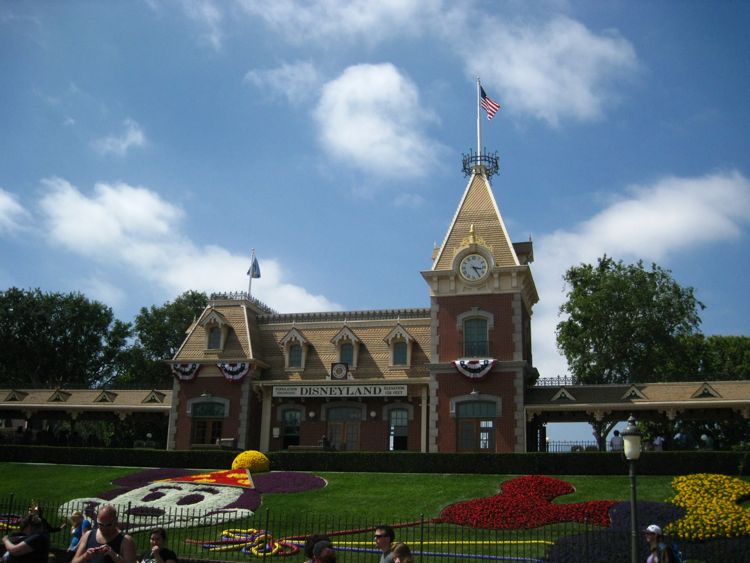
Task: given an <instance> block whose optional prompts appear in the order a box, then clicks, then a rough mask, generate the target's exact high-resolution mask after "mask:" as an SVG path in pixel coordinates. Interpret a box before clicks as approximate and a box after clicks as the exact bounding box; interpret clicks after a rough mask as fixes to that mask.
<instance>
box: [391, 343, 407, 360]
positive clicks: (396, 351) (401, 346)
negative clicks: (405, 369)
mask: <svg viewBox="0 0 750 563" xmlns="http://www.w3.org/2000/svg"><path fill="white" fill-rule="evenodd" d="M406 349H407V346H406V341H405V340H399V341H397V342H394V343H393V365H394V366H405V365H407V362H406V351H407V350H406Z"/></svg>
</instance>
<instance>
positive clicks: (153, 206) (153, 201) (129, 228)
mask: <svg viewBox="0 0 750 563" xmlns="http://www.w3.org/2000/svg"><path fill="white" fill-rule="evenodd" d="M43 186H44V188H45V192H46V193H45V194H44V196H43V197H42V199H41V202H40V208H41V212H42V216H43V220H44V222H45V227H46V230H47V232H48V233H49V240H50V241H51V242H53V243H54V244H57V245H60V246H63V247H64V248H66V249H68V250H69V251H71V252H74V253H76V254H79V255H82V256H86V257H88V258H90V259H92V260H93V261H94V262H95V263H96V264H98V265H99V266H100V267H105V266H106V267H113V266H117V267H120V268H123V269H126V270H128V271H129V272H130V273H131V274H132V275H136V276H139V277H140V278H142V279H143V281H144V282H147V283H152V284H156V285H157V286H159V287H161V288H163V289H164V290H165V292H166V293H167V294H168V295H171V296H174V295H177V294H179V293H182V292H183V291H186V290H188V289H195V290H198V291H205V292H208V293H210V292H214V291H241V290H244V289H245V288H247V276H246V275H245V273H246V272H247V269H248V266H249V261H250V259H249V256H240V255H236V254H232V253H231V252H229V251H228V250H226V249H224V248H221V247H219V246H212V245H207V246H197V245H195V244H194V243H193V242H192V241H191V240H190V239H189V238H187V237H186V236H185V235H184V234H183V233H182V232H181V228H180V227H181V222H184V221H185V220H186V219H185V216H184V213H183V212H182V210H180V209H179V208H177V207H175V206H174V205H172V204H170V203H169V202H167V201H164V200H163V199H161V198H160V197H159V195H158V194H156V193H155V192H153V191H151V190H149V189H147V188H143V187H138V186H130V185H127V184H124V183H118V184H104V183H100V184H97V185H96V186H95V188H94V191H93V194H92V195H91V196H87V195H86V194H83V193H82V192H81V191H80V190H79V189H78V188H76V187H75V186H73V185H72V184H70V183H69V182H67V181H66V180H63V179H60V178H51V179H47V180H45V181H44V182H43ZM261 266H262V272H263V277H262V278H260V279H257V280H254V281H253V295H255V296H257V297H258V298H259V299H261V300H263V301H264V302H266V303H267V304H268V305H270V306H272V307H274V308H276V309H277V310H279V311H301V312H305V311H321V310H336V309H340V306H339V305H337V304H336V303H333V302H331V301H329V300H328V299H326V298H325V297H324V296H322V295H312V294H310V293H308V292H307V291H306V290H305V289H304V288H301V287H299V286H296V285H293V284H290V283H287V282H286V281H285V279H284V277H285V276H284V273H283V271H282V269H281V267H280V266H279V264H278V263H277V261H276V260H274V259H272V258H264V259H261ZM100 278H101V276H98V277H97V278H96V279H94V280H88V281H86V282H85V285H87V286H88V287H90V288H91V289H92V291H94V292H95V293H96V294H98V295H101V296H109V297H108V298H112V299H115V300H117V299H120V298H121V296H120V294H119V293H118V289H117V288H116V287H114V286H112V285H111V284H108V283H107V282H104V281H102V280H101V279H100Z"/></svg>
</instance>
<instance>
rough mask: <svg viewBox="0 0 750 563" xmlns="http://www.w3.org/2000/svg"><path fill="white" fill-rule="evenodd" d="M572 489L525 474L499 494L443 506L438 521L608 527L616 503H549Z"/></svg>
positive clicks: (507, 526) (490, 525)
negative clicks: (586, 523)
mask: <svg viewBox="0 0 750 563" xmlns="http://www.w3.org/2000/svg"><path fill="white" fill-rule="evenodd" d="M574 491H575V489H574V488H573V485H571V484H570V483H566V482H565V481H561V480H559V479H554V478H552V477H544V476H541V475H527V476H525V477H518V478H516V479H512V480H510V481H507V482H505V483H504V484H503V485H502V488H501V492H500V494H497V495H495V496H492V497H486V498H479V499H473V500H469V501H464V502H457V503H455V504H451V505H449V506H446V507H445V508H444V509H443V510H442V512H441V513H440V518H439V519H438V520H439V521H442V522H450V523H453V524H460V525H463V526H471V527H473V528H494V529H500V528H504V529H516V528H536V527H538V526H544V525H546V524H553V523H555V522H592V523H595V524H599V525H601V526H609V524H610V521H609V509H610V508H611V507H612V506H613V505H615V504H617V502H616V501H611V500H597V501H589V502H579V503H574V504H553V503H552V500H553V499H554V498H556V497H558V496H560V495H567V494H570V493H572V492H574Z"/></svg>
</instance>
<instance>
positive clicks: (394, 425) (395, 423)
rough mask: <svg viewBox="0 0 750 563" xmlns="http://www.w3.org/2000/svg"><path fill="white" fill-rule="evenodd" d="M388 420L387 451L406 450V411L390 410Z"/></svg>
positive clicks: (407, 415)
mask: <svg viewBox="0 0 750 563" xmlns="http://www.w3.org/2000/svg"><path fill="white" fill-rule="evenodd" d="M388 418H389V420H388V449H389V450H390V451H397V450H406V449H408V447H407V442H408V438H409V412H408V411H407V410H406V409H391V411H390V412H389V413H388Z"/></svg>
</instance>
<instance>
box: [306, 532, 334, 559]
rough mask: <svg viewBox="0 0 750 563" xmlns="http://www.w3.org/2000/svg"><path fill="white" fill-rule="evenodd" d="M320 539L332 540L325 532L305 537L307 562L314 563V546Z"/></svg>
mask: <svg viewBox="0 0 750 563" xmlns="http://www.w3.org/2000/svg"><path fill="white" fill-rule="evenodd" d="M319 541H327V542H330V541H331V540H330V538H329V537H328V536H326V535H324V534H313V535H311V536H307V538H305V547H304V548H303V552H304V554H305V557H306V558H307V559H305V563H314V560H315V556H314V555H313V548H314V547H315V544H316V543H318V542H319Z"/></svg>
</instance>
